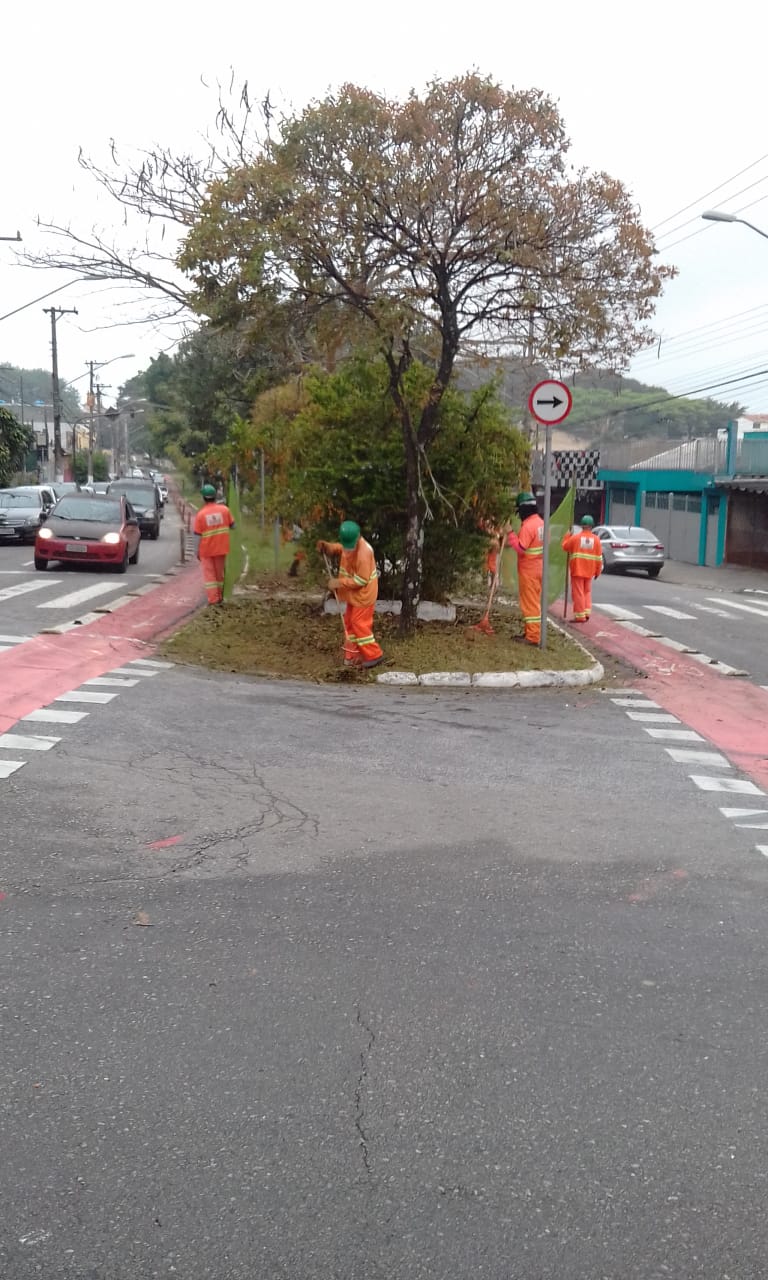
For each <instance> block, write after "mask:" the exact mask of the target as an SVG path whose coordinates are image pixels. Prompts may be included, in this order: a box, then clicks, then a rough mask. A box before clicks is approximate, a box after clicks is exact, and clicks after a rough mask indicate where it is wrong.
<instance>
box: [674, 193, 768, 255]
mask: <svg viewBox="0 0 768 1280" xmlns="http://www.w3.org/2000/svg"><path fill="white" fill-rule="evenodd" d="M764 200H768V195H764V196H758V198H757V200H750V201H749V203H748V204H743V205H742V206H741V208H740V209H729V211H728V212H729V213H746V211H747V209H751V208H753V207H754V205H756V204H762V203H763V201H764ZM712 225H713V224H712V223H707V225H706V226H705V227H699V229H698V231H691V232H689V233H688V235H687V236H681V237H680V239H679V240H673V241H672V243H671V244H665V245H664V247H663V249H662V250H660V252H661V253H668V252H669V250H670V249H674V247H675V245H676V244H682V243H683V241H685V240H692V239H693V237H694V236H700V235H701V233H702V232H703V231H711V230H712Z"/></svg>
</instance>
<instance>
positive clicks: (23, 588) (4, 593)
mask: <svg viewBox="0 0 768 1280" xmlns="http://www.w3.org/2000/svg"><path fill="white" fill-rule="evenodd" d="M60 586H61V578H46V579H45V581H43V582H41V581H40V579H39V578H36V579H35V581H34V582H17V583H16V586H15V587H3V588H2V590H0V600H12V599H13V597H14V596H25V595H27V594H28V593H29V592H30V591H42V589H43V587H60Z"/></svg>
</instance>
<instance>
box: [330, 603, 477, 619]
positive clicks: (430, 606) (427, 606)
mask: <svg viewBox="0 0 768 1280" xmlns="http://www.w3.org/2000/svg"><path fill="white" fill-rule="evenodd" d="M402 607H403V606H402V603H401V601H400V600H377V601H376V606H375V612H376V613H391V614H393V615H394V616H395V617H396V618H397V617H399V616H400V611H401V609H402ZM345 608H346V605H343V604H341V603H340V602H339V601H338V600H334V599H332V598H330V597H329V598H328V599H327V600H326V601H325V602H324V604H323V613H343V612H344V609H345ZM416 617H417V618H418V619H419V621H420V622H455V621H456V605H455V604H435V602H434V600H422V601H420V603H419V604H418V605H417V606H416Z"/></svg>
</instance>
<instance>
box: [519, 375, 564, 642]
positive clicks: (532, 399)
mask: <svg viewBox="0 0 768 1280" xmlns="http://www.w3.org/2000/svg"><path fill="white" fill-rule="evenodd" d="M572 408H573V397H572V395H571V393H570V391H569V389H568V387H566V385H565V383H564V382H557V381H556V380H555V379H554V378H548V379H547V380H546V382H539V383H537V384H536V386H535V387H534V388H533V391H532V392H531V394H530V395H529V397H528V412H529V413H531V414H532V415H533V417H534V418H535V419H536V421H537V422H540V423H542V425H543V426H544V427H546V437H545V446H544V529H543V534H544V546H543V548H542V565H541V639H540V640H539V648H540V649H546V647H547V608H548V606H549V524H550V515H551V507H552V428H553V427H556V426H557V424H558V423H559V422H564V421H565V419H566V418H567V417H568V414H569V413H570V412H571V409H572Z"/></svg>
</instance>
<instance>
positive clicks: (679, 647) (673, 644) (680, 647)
mask: <svg viewBox="0 0 768 1280" xmlns="http://www.w3.org/2000/svg"><path fill="white" fill-rule="evenodd" d="M657 639H658V641H659V644H663V645H666V647H667V648H668V649H674V650H675V652H676V653H698V649H694V648H692V646H691V645H689V644H681V643H680V641H679V640H672V639H670V637H669V636H658V637H657Z"/></svg>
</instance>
